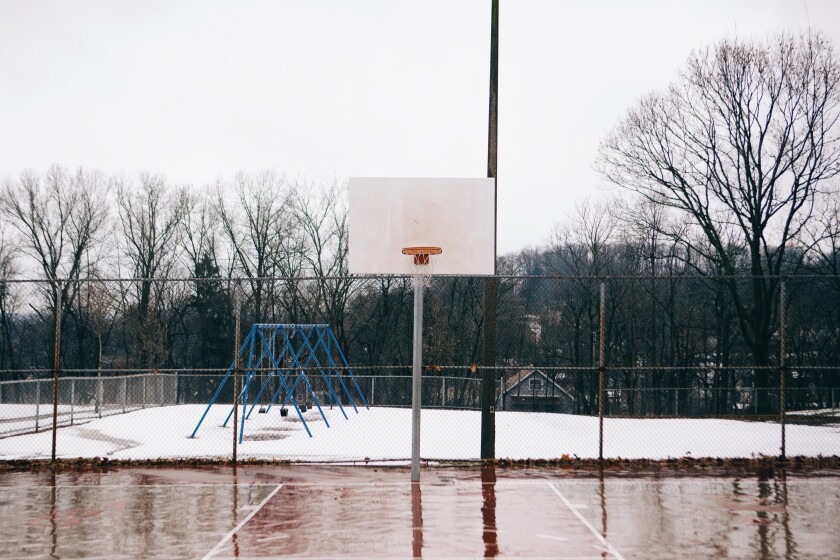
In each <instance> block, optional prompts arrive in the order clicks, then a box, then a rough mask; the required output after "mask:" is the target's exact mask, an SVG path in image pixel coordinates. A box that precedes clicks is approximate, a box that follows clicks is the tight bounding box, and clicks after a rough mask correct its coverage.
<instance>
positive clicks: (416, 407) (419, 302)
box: [411, 275, 423, 482]
mask: <svg viewBox="0 0 840 560" xmlns="http://www.w3.org/2000/svg"><path fill="white" fill-rule="evenodd" d="M411 280H412V284H414V341H413V348H412V353H413V360H412V368H411V482H419V481H420V405H421V401H420V397H421V394H422V385H421V382H422V380H421V373H422V371H421V370H422V365H423V278H422V276H419V275H417V276H413V277H412V279H411Z"/></svg>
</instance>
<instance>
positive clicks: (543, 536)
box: [537, 533, 569, 541]
mask: <svg viewBox="0 0 840 560" xmlns="http://www.w3.org/2000/svg"><path fill="white" fill-rule="evenodd" d="M537 536H538V537H540V538H541V539H551V540H553V541H568V540H569V539H567V538H566V537H555V536H554V535H543V534H540V533H537Z"/></svg>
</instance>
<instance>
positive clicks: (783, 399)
mask: <svg viewBox="0 0 840 560" xmlns="http://www.w3.org/2000/svg"><path fill="white" fill-rule="evenodd" d="M785 303H786V302H785V281H784V280H782V282H781V286H780V288H779V420H780V422H781V425H782V454H781V458H782V459H784V458H785V443H786V442H785V437H786V435H787V434H786V433H785V432H786V430H785V407H786V405H787V391H786V389H787V387H786V385H787V383H786V377H787V375H785V365H786V361H785V338H786V335H785V330H786V329H785V323H786V321H785V319H786V317H785V315H786V313H785Z"/></svg>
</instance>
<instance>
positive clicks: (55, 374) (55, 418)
mask: <svg viewBox="0 0 840 560" xmlns="http://www.w3.org/2000/svg"><path fill="white" fill-rule="evenodd" d="M55 290H56V292H55V294H56V295H55V355H54V360H53V366H54V367H53V425H52V461H55V446H56V436H57V433H58V370H59V367H60V358H61V303H62V300H63V299H64V298H63V297H62V291H61V290H62V285H61V280H57V281H56V283H55Z"/></svg>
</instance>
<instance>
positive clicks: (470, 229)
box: [349, 177, 496, 275]
mask: <svg viewBox="0 0 840 560" xmlns="http://www.w3.org/2000/svg"><path fill="white" fill-rule="evenodd" d="M349 190H350V214H349V220H350V246H349V252H350V255H349V259H350V272H351V273H353V274H411V270H410V266H409V261H407V260H406V258H405V256H404V255H403V254H402V250H403V249H404V248H406V247H415V246H434V247H440V248H441V249H442V252H441V254H439V255H435V256H434V257H433V258H434V269H433V273H434V274H447V275H448V274H458V275H485V274H494V273H495V267H494V261H495V214H496V211H495V210H496V209H495V204H496V202H495V194H494V179H437V178H436V179H422V178H410V179H403V178H381V177H354V178H351V179H350V186H349Z"/></svg>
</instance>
